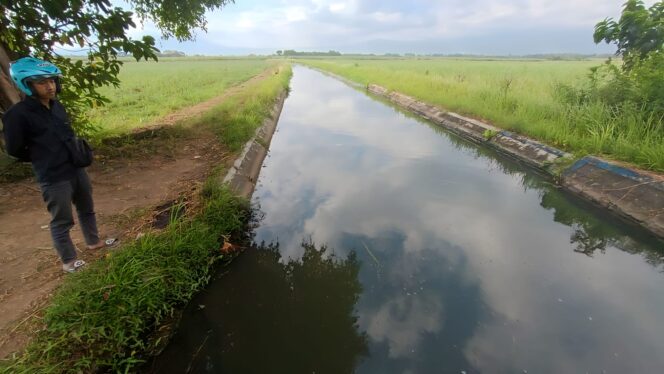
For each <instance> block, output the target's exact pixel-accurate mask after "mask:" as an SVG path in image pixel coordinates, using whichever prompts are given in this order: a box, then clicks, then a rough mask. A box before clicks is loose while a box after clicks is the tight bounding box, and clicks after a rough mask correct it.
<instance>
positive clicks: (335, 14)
mask: <svg viewBox="0 0 664 374" xmlns="http://www.w3.org/2000/svg"><path fill="white" fill-rule="evenodd" d="M654 1H655V0H649V1H648V2H647V3H648V4H652V3H653V2H654ZM623 2H624V0H559V1H550V0H446V1H436V0H413V1H409V2H404V1H397V0H385V1H375V0H347V1H340V0H290V1H278V0H267V1H262V2H251V1H248V2H238V3H237V4H231V5H228V6H226V7H225V8H223V9H222V10H221V11H215V12H211V13H209V14H208V15H207V16H208V20H209V27H208V29H209V33H208V34H205V33H198V38H199V40H201V41H207V42H210V43H213V44H219V43H222V42H221V41H223V44H224V45H226V46H229V47H244V48H255V49H260V48H269V49H273V48H289V49H304V50H312V49H317V50H327V49H341V50H342V51H349V50H366V51H369V50H370V49H382V50H385V51H389V49H393V50H394V51H399V50H403V51H408V50H409V49H410V50H413V49H417V50H422V51H426V50H428V51H429V52H455V51H454V50H448V51H444V50H443V51H441V50H440V49H441V48H448V49H452V48H455V49H459V46H464V48H465V49H467V50H470V51H477V52H478V53H481V52H482V50H487V51H486V52H487V53H492V52H494V51H489V50H488V48H486V46H487V45H488V46H491V47H492V48H493V49H495V50H500V51H504V53H519V52H528V51H530V52H531V53H535V52H541V51H543V50H547V47H549V48H554V49H555V51H557V50H558V49H561V48H567V49H569V50H570V51H572V52H575V51H576V52H579V51H586V52H596V51H598V47H595V45H594V43H593V42H592V31H593V27H594V25H595V24H596V23H597V22H599V21H600V20H602V19H604V18H605V17H607V16H610V17H616V16H619V14H620V9H621V6H622V3H623ZM131 33H132V35H138V34H141V33H152V34H153V35H155V34H157V35H158V33H156V32H155V29H154V28H153V27H147V26H146V27H145V28H144V29H141V27H139V28H138V29H135V30H132V31H131ZM543 36H546V37H543ZM600 48H601V47H600ZM536 49H537V50H536ZM604 49H606V48H604ZM555 51H554V52H555Z"/></svg>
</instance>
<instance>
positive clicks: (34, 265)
mask: <svg viewBox="0 0 664 374" xmlns="http://www.w3.org/2000/svg"><path fill="white" fill-rule="evenodd" d="M268 74H271V70H268V71H265V72H263V73H261V74H259V75H258V76H256V77H254V78H252V79H251V80H260V79H263V78H265V77H266V76H267V75H268ZM245 84H246V83H243V84H241V85H239V86H235V87H231V88H229V89H228V90H226V91H225V92H224V93H223V95H221V96H219V97H215V98H213V99H211V100H208V101H206V102H203V103H200V104H198V105H196V106H193V107H190V108H185V109H183V110H180V111H178V112H176V113H172V114H170V115H168V116H166V117H164V118H162V119H160V120H159V121H156V122H155V125H154V126H151V127H150V128H149V130H154V129H155V128H159V127H162V126H168V125H171V124H174V123H176V122H177V121H180V120H183V119H187V118H191V117H194V116H196V115H199V114H200V113H202V112H204V111H206V110H208V109H210V108H212V107H214V106H215V105H218V104H220V103H221V102H222V101H223V100H225V99H226V98H228V97H229V96H231V95H233V94H234V93H237V92H238V91H240V90H241V89H242V88H243V87H244V85H245ZM232 161H233V160H232V155H229V154H228V153H226V152H225V150H223V149H221V146H220V145H219V144H218V142H217V141H216V140H215V139H214V137H213V136H212V135H211V134H206V133H200V134H198V135H197V136H196V137H195V138H192V139H187V140H185V141H184V144H179V146H178V150H177V151H176V153H175V154H168V155H166V154H156V155H153V156H150V157H148V158H145V159H141V160H131V159H129V160H117V161H113V160H112V161H111V165H109V164H107V165H105V166H104V167H100V166H95V165H93V166H92V167H91V168H89V169H88V173H89V174H90V178H91V180H92V184H93V189H94V191H93V193H94V199H95V210H96V211H97V219H98V223H99V229H100V234H101V235H102V236H104V237H106V236H108V237H118V238H120V240H123V239H124V240H127V239H132V238H133V237H134V236H135V235H136V233H135V230H133V231H132V230H131V229H130V227H132V226H134V229H135V226H136V225H135V224H134V225H132V224H131V223H132V221H135V220H136V218H137V217H140V216H143V217H145V216H149V215H150V214H151V212H153V211H154V208H155V207H157V206H159V205H162V204H164V203H166V202H169V201H172V200H174V199H176V198H177V197H178V196H180V195H181V194H183V193H186V192H187V191H188V190H192V189H195V188H196V186H197V185H198V184H199V183H201V182H202V181H203V180H205V178H206V177H207V176H208V175H209V173H210V170H211V169H212V167H213V166H215V165H217V164H219V163H222V162H223V163H227V164H229V165H230V163H232ZM49 221H50V218H49V215H48V213H47V212H46V209H45V206H44V203H43V200H42V197H41V193H40V191H39V187H38V185H37V184H36V183H35V182H34V180H27V181H22V182H18V183H11V184H2V185H0V237H1V238H2V243H0V358H3V357H6V356H7V355H8V354H10V353H11V352H15V351H17V350H19V349H20V348H21V347H23V346H24V344H25V342H26V341H27V337H28V336H29V331H25V330H26V326H27V325H29V324H28V323H25V322H26V321H28V320H30V319H31V317H33V316H35V315H37V314H38V312H39V311H40V310H41V307H42V306H43V305H45V304H46V303H47V302H48V299H49V296H50V295H51V294H52V292H53V290H54V289H55V288H56V287H57V286H58V285H59V284H60V282H61V281H62V279H63V278H64V277H65V276H66V274H64V273H63V272H62V270H61V269H60V264H59V260H58V258H57V255H56V252H55V250H54V249H53V247H52V243H51V238H50V235H49V230H48V223H49ZM72 239H73V240H74V243H75V244H76V245H77V247H78V248H79V249H83V248H85V243H84V241H83V237H82V234H81V232H80V231H79V229H78V225H76V226H74V229H73V230H72ZM104 251H106V250H102V251H96V252H93V253H91V252H90V251H84V250H81V251H79V253H80V258H82V259H84V260H86V261H91V260H94V259H95V258H96V257H99V256H101V255H103V254H104Z"/></svg>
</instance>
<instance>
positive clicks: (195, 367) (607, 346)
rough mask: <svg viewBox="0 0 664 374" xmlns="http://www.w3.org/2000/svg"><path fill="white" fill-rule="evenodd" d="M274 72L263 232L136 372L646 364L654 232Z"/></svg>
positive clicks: (659, 285)
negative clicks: (283, 97)
mask: <svg viewBox="0 0 664 374" xmlns="http://www.w3.org/2000/svg"><path fill="white" fill-rule="evenodd" d="M291 87H292V92H291V94H290V96H289V98H288V99H287V101H286V104H285V106H284V110H283V112H282V115H281V119H280V121H279V128H278V132H277V133H276V134H275V136H274V138H273V142H272V146H271V151H270V156H269V158H268V159H267V160H266V162H265V166H264V168H263V170H262V172H261V176H260V180H259V186H258V188H257V190H256V192H255V194H254V202H255V203H256V204H257V206H259V207H260V208H259V209H260V212H261V213H262V215H263V217H262V220H261V221H260V225H259V227H258V228H257V229H256V231H255V242H256V243H260V242H265V243H268V244H270V243H271V244H272V245H271V246H270V247H269V248H267V247H266V246H263V247H261V248H258V249H257V248H253V249H248V250H247V251H246V252H245V253H243V254H242V255H241V256H240V257H239V258H238V259H237V260H236V261H235V262H234V263H233V264H232V266H230V267H229V268H227V269H225V270H224V271H225V274H220V275H219V276H218V277H217V278H216V279H215V280H213V282H212V283H211V284H210V286H209V287H208V289H207V290H206V291H204V292H203V293H202V294H201V295H199V296H198V297H197V298H196V299H195V300H194V301H193V302H192V303H191V304H190V306H188V307H187V309H186V310H185V317H184V318H183V320H182V322H181V324H180V328H179V330H178V332H177V334H176V335H175V337H174V339H173V341H172V342H171V344H170V345H169V346H168V348H167V349H166V351H165V352H164V354H162V356H161V357H160V358H159V359H158V360H156V361H155V362H154V363H153V364H152V366H151V367H152V369H153V370H154V371H158V372H174V373H175V372H177V373H181V372H186V371H190V372H210V373H350V372H356V373H462V372H465V373H476V372H483V373H524V372H528V373H586V372H588V373H628V372H631V373H635V372H642V373H655V372H661V370H662V368H663V367H664V323H663V322H664V274H663V270H664V265H662V263H663V262H664V251H663V250H662V248H664V246H663V244H662V242H661V241H657V240H655V239H653V238H651V237H649V236H648V235H647V234H646V233H644V232H643V231H641V230H639V229H638V228H634V227H631V226H630V225H627V224H625V223H622V222H620V221H618V220H616V219H615V218H612V217H610V216H609V215H608V214H607V213H606V212H604V211H601V210H598V209H595V208H593V207H591V206H589V205H587V204H585V203H583V202H581V201H578V200H576V199H575V198H573V197H571V196H567V195H566V194H565V193H562V192H561V191H559V190H558V189H556V187H555V186H554V185H552V184H551V183H550V182H549V181H547V180H546V179H544V178H542V177H541V176H538V175H537V174H535V173H534V172H532V171H529V170H527V169H525V168H524V167H522V166H519V165H517V164H515V163H513V162H511V161H509V160H506V159H505V158H502V157H499V156H497V155H495V154H494V153H493V152H491V151H489V150H486V149H481V148H479V147H477V146H475V145H472V144H469V143H467V142H465V141H462V140H460V139H458V138H456V137H454V136H453V135H449V134H447V133H444V132H442V131H441V130H439V129H437V128H435V127H433V126H430V125H428V124H426V123H424V122H421V121H420V120H418V119H416V118H413V117H411V116H408V115H406V114H404V113H402V112H399V111H397V110H395V109H394V108H392V107H390V106H388V105H386V104H384V103H382V102H380V101H378V100H376V99H373V98H370V97H368V96H367V95H366V94H365V93H363V92H361V91H358V90H355V89H352V88H350V87H348V86H347V85H345V84H343V83H341V82H339V81H337V80H334V79H332V78H330V77H327V76H325V75H322V74H320V73H318V72H316V71H313V70H309V69H306V68H303V67H295V68H294V76H293V80H292V83H291ZM321 248H323V250H322V251H321Z"/></svg>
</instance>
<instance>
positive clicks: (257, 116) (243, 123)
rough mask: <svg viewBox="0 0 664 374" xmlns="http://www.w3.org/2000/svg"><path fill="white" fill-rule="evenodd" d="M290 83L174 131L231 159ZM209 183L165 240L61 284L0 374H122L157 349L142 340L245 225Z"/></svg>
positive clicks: (241, 203) (252, 93) (242, 208)
mask: <svg viewBox="0 0 664 374" xmlns="http://www.w3.org/2000/svg"><path fill="white" fill-rule="evenodd" d="M290 76H291V71H290V67H288V66H281V67H280V68H279V69H278V70H277V72H276V73H275V74H273V75H271V76H270V77H268V78H267V79H265V80H263V81H260V82H256V83H255V84H252V85H248V86H246V87H245V89H244V90H243V91H242V92H241V93H239V94H238V95H237V96H236V97H234V98H233V101H232V102H231V103H225V104H223V105H222V106H221V107H220V108H217V109H216V110H215V111H214V112H213V113H209V114H208V115H206V116H205V117H204V118H205V120H200V122H195V123H187V124H183V126H184V128H185V129H186V128H187V126H209V128H211V129H213V130H216V131H217V133H218V134H219V140H220V142H221V143H222V144H224V145H225V146H226V147H228V148H230V149H232V150H238V149H240V148H241V144H243V143H244V142H246V141H247V140H249V138H250V137H251V136H252V135H253V134H254V131H255V129H256V128H258V126H260V124H261V122H262V120H263V118H264V116H265V115H267V114H268V113H269V112H270V109H271V108H272V107H273V105H274V102H275V101H274V100H275V98H276V97H277V95H278V94H279V93H280V92H281V91H282V90H284V89H286V88H287V86H288V82H289V78H290ZM218 181H219V178H218V177H213V178H212V179H210V180H208V181H207V183H206V184H205V186H204V188H203V189H202V192H201V197H200V199H201V201H202V208H201V209H200V210H199V211H197V212H193V213H190V215H189V216H184V217H176V216H173V217H172V219H171V222H170V224H169V225H168V226H167V228H166V229H165V230H164V231H161V232H153V233H149V234H147V235H145V236H144V237H142V238H140V239H138V240H136V241H133V242H129V243H128V244H127V245H125V246H124V247H123V248H121V249H118V250H116V251H113V252H110V254H109V255H107V257H106V258H102V259H101V260H99V261H97V262H95V263H92V264H90V265H88V267H87V268H86V269H85V270H84V271H82V272H80V273H75V274H72V275H71V276H68V277H67V278H66V279H65V281H64V282H63V284H62V286H61V287H60V288H59V289H58V291H57V293H56V294H55V296H54V297H53V298H52V301H51V304H50V306H49V307H48V308H47V309H46V311H45V315H44V320H43V322H44V328H43V329H42V330H40V331H39V332H38V334H37V336H36V337H35V338H34V340H33V341H32V342H31V344H30V345H29V346H28V348H27V350H26V352H25V353H24V354H22V355H20V356H19V357H18V358H16V359H14V360H10V361H8V362H5V363H3V365H4V366H3V367H1V368H0V371H1V372H5V373H35V372H39V373H63V372H73V373H77V372H97V371H101V372H106V371H113V372H118V371H119V372H122V371H127V370H129V369H131V368H132V367H134V366H136V365H137V364H138V363H140V362H141V361H142V360H144V359H145V357H146V352H150V350H151V349H153V348H154V347H155V346H156V344H157V342H156V341H153V340H150V339H148V336H149V335H150V333H151V332H153V331H154V330H155V328H156V327H158V326H159V324H160V323H162V322H163V321H164V320H165V319H167V318H169V317H171V316H172V315H173V312H174V311H175V310H176V308H178V307H180V306H182V305H183V304H184V303H186V302H187V301H189V300H190V299H191V297H192V295H193V294H194V293H195V292H197V291H198V290H200V289H201V288H202V287H203V286H204V285H205V284H206V283H207V282H208V280H209V278H210V274H211V269H212V264H213V263H214V262H215V261H217V260H219V259H220V258H221V254H220V253H219V251H218V249H219V247H220V239H221V238H222V236H228V235H230V234H232V233H236V232H238V231H240V230H242V229H243V227H244V225H245V223H246V220H247V218H248V215H249V210H248V202H247V201H246V200H244V199H241V198H238V197H235V196H234V195H233V193H232V192H231V191H229V190H228V189H227V188H226V187H224V186H221V185H219V182H218ZM176 210H177V209H176Z"/></svg>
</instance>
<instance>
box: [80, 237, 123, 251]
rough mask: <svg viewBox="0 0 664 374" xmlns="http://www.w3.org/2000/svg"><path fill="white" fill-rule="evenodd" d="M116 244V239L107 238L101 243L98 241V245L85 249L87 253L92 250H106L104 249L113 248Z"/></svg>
mask: <svg viewBox="0 0 664 374" xmlns="http://www.w3.org/2000/svg"><path fill="white" fill-rule="evenodd" d="M99 244H103V245H99ZM116 244H118V239H116V238H108V239H106V240H104V241H103V242H102V241H99V243H97V244H96V245H92V246H90V245H89V246H87V247H86V249H87V250H89V251H94V250H97V249H102V248H106V247H113V246H115V245H116Z"/></svg>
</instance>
